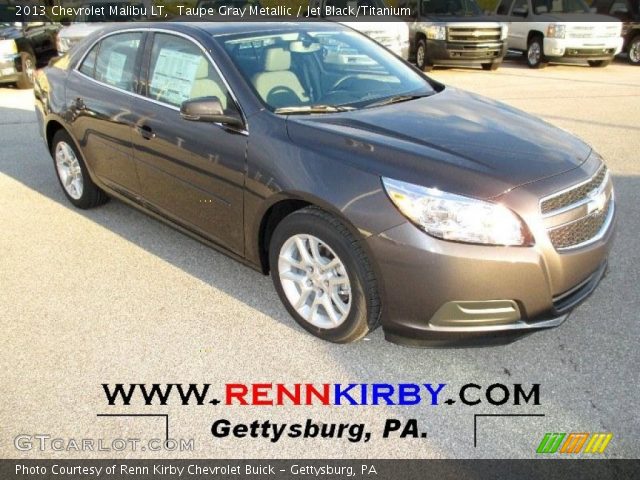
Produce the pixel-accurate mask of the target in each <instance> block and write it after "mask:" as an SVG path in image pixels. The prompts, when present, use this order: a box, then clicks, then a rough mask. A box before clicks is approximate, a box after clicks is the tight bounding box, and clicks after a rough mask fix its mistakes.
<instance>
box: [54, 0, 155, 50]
mask: <svg viewBox="0 0 640 480" xmlns="http://www.w3.org/2000/svg"><path fill="white" fill-rule="evenodd" d="M124 6H132V7H134V8H132V9H131V11H132V12H137V11H140V9H142V8H143V7H144V4H143V3H142V2H139V3H136V2H131V1H129V0H106V1H105V0H97V1H93V2H90V3H88V4H86V5H85V4H83V7H87V9H85V11H83V12H82V13H80V14H79V15H78V16H76V17H75V18H73V19H65V20H64V23H65V27H64V28H63V29H62V30H61V31H60V32H59V33H58V41H57V50H58V55H64V54H65V53H67V52H68V51H69V50H71V49H72V48H73V47H74V45H76V44H77V43H79V42H80V41H81V40H82V39H83V38H85V37H87V36H89V35H90V34H92V33H93V32H97V31H98V30H100V29H102V28H105V27H108V26H110V25H113V24H114V23H115V22H130V21H140V20H145V18H143V17H142V16H140V15H139V14H137V13H136V14H133V15H131V16H125V15H122V14H121V13H117V14H116V13H114V14H112V13H111V7H115V8H121V7H124ZM92 7H104V9H103V10H95V9H94V10H93V11H95V12H99V11H103V12H104V14H101V13H96V14H87V13H86V12H87V11H89V10H90V9H91V8H92ZM118 12H121V11H120V10H119V11H118Z"/></svg>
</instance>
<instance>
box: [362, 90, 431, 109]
mask: <svg viewBox="0 0 640 480" xmlns="http://www.w3.org/2000/svg"><path fill="white" fill-rule="evenodd" d="M431 95H433V94H431V93H422V94H420V95H394V96H393V97H388V98H384V99H382V100H380V101H378V102H373V103H370V104H369V105H367V106H366V107H365V108H371V107H381V106H383V105H391V104H393V103H400V102H408V101H409V100H415V99H417V98H424V97H430V96H431Z"/></svg>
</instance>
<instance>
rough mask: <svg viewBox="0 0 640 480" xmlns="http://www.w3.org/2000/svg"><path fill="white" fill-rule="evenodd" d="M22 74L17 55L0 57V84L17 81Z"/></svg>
mask: <svg viewBox="0 0 640 480" xmlns="http://www.w3.org/2000/svg"><path fill="white" fill-rule="evenodd" d="M21 74H22V62H21V59H20V55H19V54H15V55H11V56H7V57H0V83H13V82H16V81H18V79H19V78H20V75H21Z"/></svg>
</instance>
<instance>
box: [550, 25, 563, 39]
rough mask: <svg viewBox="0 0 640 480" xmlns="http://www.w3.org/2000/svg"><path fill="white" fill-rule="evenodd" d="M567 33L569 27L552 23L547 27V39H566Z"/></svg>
mask: <svg viewBox="0 0 640 480" xmlns="http://www.w3.org/2000/svg"><path fill="white" fill-rule="evenodd" d="M566 33H567V26H566V25H562V24H560V23H550V24H549V26H548V27H547V37H549V38H564V36H565V35H566Z"/></svg>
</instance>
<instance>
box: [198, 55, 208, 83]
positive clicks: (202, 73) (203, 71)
mask: <svg viewBox="0 0 640 480" xmlns="http://www.w3.org/2000/svg"><path fill="white" fill-rule="evenodd" d="M208 77H209V62H207V59H206V58H202V59H201V60H200V63H199V64H198V69H197V70H196V79H202V78H208Z"/></svg>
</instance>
